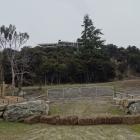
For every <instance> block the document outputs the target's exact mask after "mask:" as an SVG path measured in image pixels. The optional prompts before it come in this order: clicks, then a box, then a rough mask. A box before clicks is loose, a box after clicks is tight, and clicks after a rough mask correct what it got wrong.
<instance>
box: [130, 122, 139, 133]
mask: <svg viewBox="0 0 140 140" xmlns="http://www.w3.org/2000/svg"><path fill="white" fill-rule="evenodd" d="M130 128H131V129H132V130H133V131H134V132H136V133H138V134H140V124H137V125H132V126H130Z"/></svg>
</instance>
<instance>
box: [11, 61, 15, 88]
mask: <svg viewBox="0 0 140 140" xmlns="http://www.w3.org/2000/svg"><path fill="white" fill-rule="evenodd" d="M11 72H12V87H13V88H15V71H14V66H13V63H12V62H11Z"/></svg>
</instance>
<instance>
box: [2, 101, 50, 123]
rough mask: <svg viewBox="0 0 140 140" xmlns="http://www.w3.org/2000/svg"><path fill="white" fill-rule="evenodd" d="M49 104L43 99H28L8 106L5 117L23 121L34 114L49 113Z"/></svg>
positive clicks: (10, 119)
mask: <svg viewBox="0 0 140 140" xmlns="http://www.w3.org/2000/svg"><path fill="white" fill-rule="evenodd" d="M48 111H49V106H48V104H46V102H45V101H43V100H36V101H27V102H22V103H17V104H13V105H9V106H7V108H6V110H5V112H4V114H3V118H4V119H5V120H7V121H23V120H24V119H25V118H27V117H29V116H33V115H41V114H46V115H47V114H48Z"/></svg>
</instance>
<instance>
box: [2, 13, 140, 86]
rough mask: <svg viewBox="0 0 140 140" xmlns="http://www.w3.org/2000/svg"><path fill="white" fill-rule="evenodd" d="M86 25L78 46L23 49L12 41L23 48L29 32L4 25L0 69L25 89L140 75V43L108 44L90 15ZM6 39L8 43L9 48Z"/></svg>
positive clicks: (9, 78)
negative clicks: (18, 31) (125, 46)
mask: <svg viewBox="0 0 140 140" xmlns="http://www.w3.org/2000/svg"><path fill="white" fill-rule="evenodd" d="M82 28H83V31H82V34H81V37H80V38H78V39H77V44H78V47H62V46H57V47H40V46H36V47H34V48H31V47H28V46H24V47H23V48H22V49H21V50H19V49H17V48H16V46H18V45H16V46H15V44H12V46H11V44H10V42H11V41H13V40H14V41H17V44H18V43H19V48H20V47H22V46H23V44H24V43H25V42H26V41H27V40H28V38H29V36H28V34H27V33H22V34H17V33H16V28H15V27H14V26H12V25H10V26H9V27H5V26H2V27H1V28H0V29H1V34H0V42H1V43H0V48H3V50H2V51H1V52H0V61H1V65H2V67H1V66H0V69H1V70H0V71H2V69H3V71H4V74H3V75H4V80H5V82H6V83H12V84H13V85H14V83H16V85H17V86H19V88H21V87H22V85H25V86H27V85H28V86H29V85H37V84H40V85H43V84H62V83H63V84H65V83H95V82H107V81H113V80H114V79H123V78H125V77H128V76H129V75H139V74H140V61H139V59H140V50H139V49H138V48H137V47H136V46H128V47H127V48H123V47H118V46H116V45H113V44H107V45H105V41H104V40H102V38H101V36H102V35H103V34H102V32H101V30H100V29H97V28H96V27H95V26H94V25H93V22H92V20H91V19H90V18H89V16H88V15H86V16H85V17H84V21H83V25H82ZM10 31H12V32H10ZM13 31H14V33H16V36H13V34H12V33H13ZM11 35H12V36H11ZM12 37H13V38H12ZM15 38H16V40H15ZM20 39H21V40H20ZM3 42H6V43H7V45H6V46H5V47H3ZM9 54H10V55H9ZM9 56H10V57H9ZM0 73H2V72H0ZM1 75H2V74H1ZM0 79H2V78H0Z"/></svg>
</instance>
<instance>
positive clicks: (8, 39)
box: [0, 25, 29, 87]
mask: <svg viewBox="0 0 140 140" xmlns="http://www.w3.org/2000/svg"><path fill="white" fill-rule="evenodd" d="M28 39H29V35H28V34H27V33H18V32H17V31H16V27H15V26H14V25H9V27H5V26H4V25H3V26H1V27H0V48H3V49H7V48H8V51H7V56H8V60H9V62H10V66H11V74H12V87H15V77H16V53H17V50H19V49H20V48H21V47H22V46H23V45H24V44H25V43H26V42H27V40H28Z"/></svg>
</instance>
